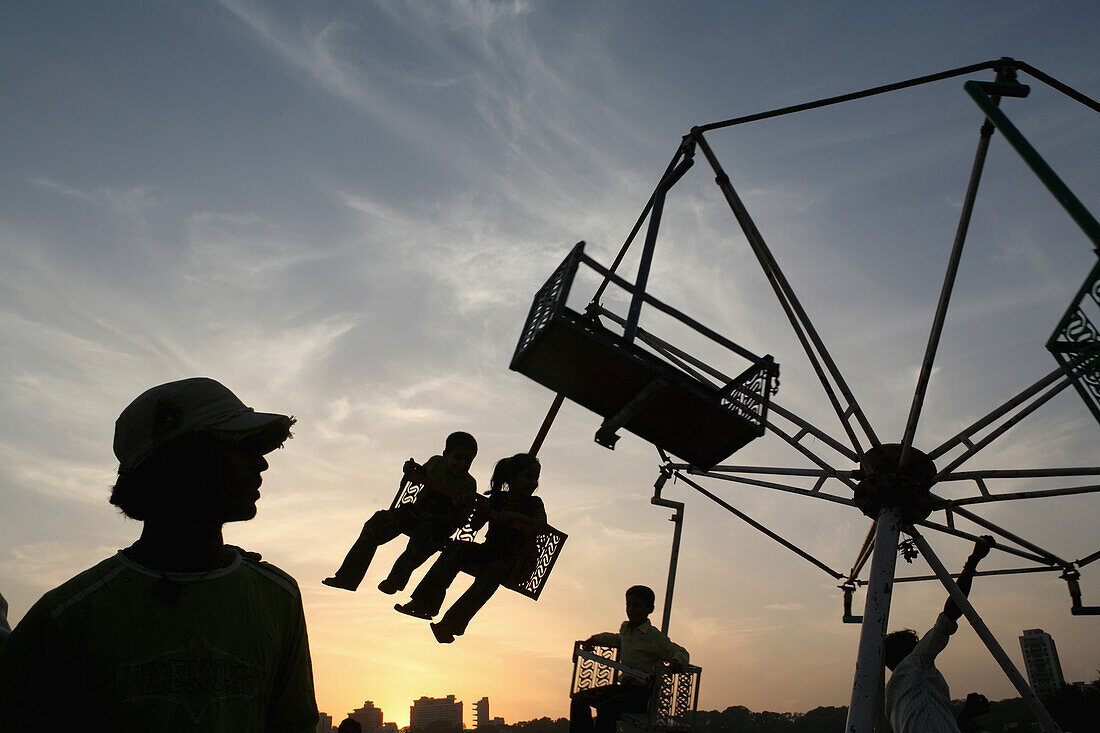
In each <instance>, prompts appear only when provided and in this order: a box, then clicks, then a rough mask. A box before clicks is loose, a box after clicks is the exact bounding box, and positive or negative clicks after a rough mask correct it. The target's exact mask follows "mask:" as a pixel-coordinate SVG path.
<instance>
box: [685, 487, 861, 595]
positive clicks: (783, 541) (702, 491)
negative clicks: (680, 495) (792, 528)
mask: <svg viewBox="0 0 1100 733" xmlns="http://www.w3.org/2000/svg"><path fill="white" fill-rule="evenodd" d="M677 477H678V478H679V479H681V480H682V481H683V482H684V483H686V484H687V485H688V486H690V487H691V488H693V489H695V490H696V491H698V492H699V493H700V494H702V495H703V496H705V497H707V498H708V499H710V500H711V501H713V502H714V503H715V504H717V505H718V506H720V507H722V508H723V509H725V510H726V511H728V512H730V513H731V514H733V515H734V516H736V517H737V518H738V519H741V520H743V521H744V522H745V523H746V524H748V525H749V526H750V527H752V528H753V529H755V530H757V531H758V532H761V533H763V534H765V535H767V536H768V537H770V538H771V539H773V540H775V541H776V542H778V543H779V544H781V545H783V546H784V547H786V548H787V549H788V550H790V551H791V552H793V553H795V554H796V555H798V556H799V557H801V558H803V559H805V560H808V561H809V562H810V563H812V564H813V565H816V566H817V567H819V568H821V569H822V570H824V571H825V572H826V573H828V574H829V575H830V576H832V577H833V578H834V579H835V580H840V579H841V578H843V577H844V576H843V575H842V574H840V573H838V572H837V571H835V570H833V569H832V568H830V567H829V566H828V565H826V564H825V563H823V562H821V561H820V560H818V559H817V558H816V557H814V556H813V555H811V554H810V553H808V552H806V551H805V550H803V549H801V548H800V547H798V546H797V545H795V544H793V543H791V542H790V541H788V540H786V539H784V538H783V537H780V536H779V535H778V534H776V533H775V532H773V531H771V530H770V529H768V528H767V527H765V526H764V525H762V524H760V522H757V521H756V520H755V519H753V518H752V517H750V516H749V515H747V514H745V513H744V512H742V511H741V510H739V509H737V508H735V507H734V506H732V505H731V504H730V503H729V502H726V501H724V500H723V499H721V498H720V497H718V496H716V495H714V494H713V493H711V492H710V491H707V490H706V489H705V488H703V487H702V486H700V485H699V484H698V483H696V482H695V481H692V480H691V479H689V478H688V477H687V476H684V475H683V474H682V473H677Z"/></svg>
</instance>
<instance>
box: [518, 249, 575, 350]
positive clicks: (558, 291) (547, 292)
mask: <svg viewBox="0 0 1100 733" xmlns="http://www.w3.org/2000/svg"><path fill="white" fill-rule="evenodd" d="M583 254H584V242H578V243H577V244H576V245H575V246H574V247H573V249H572V250H570V251H569V254H568V255H567V256H566V258H565V259H564V260H562V263H561V264H560V265H558V269H556V270H554V272H553V274H552V275H550V277H549V278H548V279H547V280H546V282H545V283H544V284H543V286H542V287H541V288H539V291H538V292H537V293H535V299H534V301H533V302H532V303H531V310H530V312H529V313H528V314H527V322H526V323H524V324H523V333H522V334H520V337H519V343H518V344H516V351H515V353H514V354H513V355H512V362H513V363H515V361H516V359H518V358H519V356H520V355H521V354H522V353H523V352H524V351H526V350H527V347H528V346H530V345H531V343H532V342H533V341H534V340H535V337H536V336H538V335H539V333H540V332H542V331H543V330H545V329H546V327H547V326H548V325H550V323H551V322H553V320H554V318H555V317H557V315H558V314H559V313H561V311H562V309H563V308H564V307H565V301H566V299H567V298H568V297H569V288H570V286H572V284H573V277H574V276H575V275H576V274H577V267H578V266H579V265H580V261H581V255H583Z"/></svg>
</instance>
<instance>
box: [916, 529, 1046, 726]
mask: <svg viewBox="0 0 1100 733" xmlns="http://www.w3.org/2000/svg"><path fill="white" fill-rule="evenodd" d="M908 534H910V535H911V536H912V537H913V541H914V542H916V543H917V547H918V548H919V549H920V554H921V556H923V557H924V559H925V561H926V562H927V563H928V565H929V566H930V567H931V568H932V570H933V572H935V573H936V577H938V578H939V579H940V582H941V583H943V586H944V588H946V589H947V592H948V593H949V594H950V595H951V600H953V601H955V605H957V606H958V607H959V609H960V610H961V611H962V612H963V615H964V616H966V620H967V621H969V622H970V625H971V626H972V627H973V628H974V632H975V633H976V634H977V635H978V638H980V639H981V640H982V641H983V642H984V643H985V646H986V648H987V649H989V653H990V654H992V655H993V658H994V659H996V660H997V663H998V664H1000V665H1001V669H1002V670H1004V673H1005V676H1006V677H1008V679H1009V681H1010V682H1011V683H1012V685H1013V687H1015V688H1016V691H1017V692H1019V693H1020V697H1021V698H1023V700H1024V702H1025V703H1026V704H1027V707H1028V709H1029V710H1031V713H1032V715H1034V716H1035V719H1036V720H1037V721H1038V722H1039V726H1040V727H1041V728H1042V729H1043V731H1044V733H1062V732H1061V729H1060V728H1059V727H1058V724H1057V723H1055V722H1054V719H1053V718H1051V717H1050V713H1048V712H1047V709H1046V708H1045V707H1043V703H1042V702H1040V701H1039V696H1038V695H1036V694H1035V692H1034V690H1032V689H1031V687H1030V686H1029V685H1028V684H1027V681H1026V680H1025V679H1024V678H1023V675H1021V674H1020V670H1018V669H1016V665H1015V664H1013V663H1012V660H1011V659H1009V658H1008V654H1006V653H1005V650H1004V649H1002V648H1001V645H1000V644H999V643H997V639H996V638H995V637H994V636H993V633H992V632H991V631H990V630H989V627H988V626H986V625H985V622H984V621H982V617H981V616H979V615H978V612H977V611H975V610H974V606H972V605H971V604H970V601H969V600H968V599H967V597H966V595H965V594H963V592H962V590H960V589H959V586H958V585H956V584H955V581H954V580H953V579H952V578H951V573H949V572H947V568H946V567H944V565H943V563H942V562H940V559H939V558H938V557H936V554H935V553H934V552H932V548H931V547H930V546H929V545H928V542H927V540H925V539H924V537H923V536H921V534H920V533H919V532H917V531H916V530H913V531H912V532H908Z"/></svg>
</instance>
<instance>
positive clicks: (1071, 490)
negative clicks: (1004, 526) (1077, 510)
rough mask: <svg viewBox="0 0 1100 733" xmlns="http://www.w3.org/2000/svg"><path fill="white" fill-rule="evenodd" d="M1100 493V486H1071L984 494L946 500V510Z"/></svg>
mask: <svg viewBox="0 0 1100 733" xmlns="http://www.w3.org/2000/svg"><path fill="white" fill-rule="evenodd" d="M1097 491H1100V484H1090V485H1088V486H1069V487H1066V488H1064V489H1043V490H1038V491H1015V492H1012V493H1009V494H988V493H987V494H984V495H982V496H973V497H968V498H965V499H946V500H944V507H943V508H944V509H945V510H949V511H954V510H955V508H956V507H960V506H965V505H967V504H988V503H991V502H997V501H1016V500H1017V499H1048V498H1050V497H1052V496H1072V495H1074V494H1093V493H1096V492H1097Z"/></svg>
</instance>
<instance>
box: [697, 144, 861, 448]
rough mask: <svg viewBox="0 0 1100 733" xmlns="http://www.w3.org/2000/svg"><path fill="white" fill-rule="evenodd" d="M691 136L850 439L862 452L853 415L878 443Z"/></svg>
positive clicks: (724, 178)
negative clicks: (841, 399)
mask: <svg viewBox="0 0 1100 733" xmlns="http://www.w3.org/2000/svg"><path fill="white" fill-rule="evenodd" d="M692 135H693V137H694V139H695V141H696V143H697V145H698V146H699V149H700V150H701V151H703V155H704V156H705V157H706V159H707V162H709V163H710V165H711V168H713V169H714V173H715V181H716V182H717V184H718V187H719V189H720V190H721V191H722V194H723V196H724V197H725V199H726V202H727V203H728V204H729V206H730V210H731V211H732V212H733V215H734V217H735V218H736V219H737V222H738V224H740V226H741V230H742V231H743V232H744V234H745V238H746V239H747V240H748V242H749V246H750V247H752V250H753V253H754V254H755V255H756V258H757V260H758V261H759V263H760V266H761V268H762V269H763V270H764V275H765V277H767V279H768V282H769V283H770V284H771V286H772V289H773V290H774V291H775V294H776V297H777V298H778V300H779V303H780V305H781V306H782V307H783V310H784V312H785V313H786V314H787V318H788V320H789V321H790V323H791V327H792V328H793V329H794V332H795V335H796V336H797V337H798V340H799V341H800V342H801V343H802V347H803V349H804V350H805V351H806V356H807V357H808V358H809V360H810V364H811V366H812V367H813V369H814V371H815V372H816V373H817V375H818V379H819V380H820V381H821V385H822V387H823V388H824V390H825V394H826V396H827V397H828V398H829V402H830V403H831V404H832V405H833V409H834V410H835V411H836V413H837V417H838V418H839V419H840V422H841V424H842V425H843V427H844V431H845V432H846V433H847V434H848V439H849V440H850V441H851V443H852V447H853V448H854V449H855V450H856V452H857V453H860V454H862V451H863V449H862V447H861V446H860V441H859V438H858V437H857V436H856V433H855V431H854V429H853V428H852V425H851V423H850V422H849V419H850V418H851V417H853V416H854V417H855V419H856V421H857V423H858V424H859V426H860V427H861V428H862V430H863V431H864V433H865V435H866V436H867V439H868V440H869V441H870V442H871V444H872V445H878V444H879V441H878V438H877V436H876V435H875V432H874V429H873V428H872V427H871V424H870V422H868V420H867V418H866V416H865V415H864V414H863V411H862V410H861V409H860V407H859V405H858V403H857V402H856V400H855V397H854V395H853V394H852V391H851V390H850V389H849V387H848V385H847V383H846V382H845V381H844V377H843V376H842V375H841V374H840V370H839V369H837V366H836V364H835V363H834V362H833V360H832V357H831V356H830V355H829V352H828V350H827V349H826V348H825V344H824V343H823V342H822V341H821V338H820V336H818V334H817V332H816V331H815V330H814V328H813V325H812V324H811V323H810V320H809V317H808V316H807V315H806V312H805V310H804V309H803V308H802V305H801V303H799V301H798V299H797V297H796V296H795V294H794V291H793V289H792V288H791V286H790V283H789V282H787V279H786V278H785V277H784V275H783V272H782V271H781V270H780V269H779V265H778V263H776V261H775V258H774V257H773V256H772V254H771V251H770V250H769V249H768V246H767V244H766V243H765V242H764V237H763V236H762V235H761V234H760V230H759V229H757V227H756V223H755V222H754V221H753V220H752V217H751V216H750V215H749V212H748V209H746V208H745V205H744V203H743V202H742V201H741V198H740V197H739V196H738V195H737V192H736V191H735V190H734V188H733V184H732V183H731V182H730V179H729V176H728V175H726V172H725V171H724V170H723V169H722V164H721V163H719V162H718V158H717V157H716V156H715V155H714V151H713V150H711V148H710V145H709V144H708V143H707V141H706V139H705V138H704V137H703V133H702V131H701V130H700V129H699V128H696V129H694V130H693V131H692ZM826 372H827V373H826ZM834 385H835V386H834ZM837 391H839V392H840V393H841V395H842V396H843V397H844V400H845V403H846V404H845V405H842V404H841V402H840V398H839V397H838V396H837Z"/></svg>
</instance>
